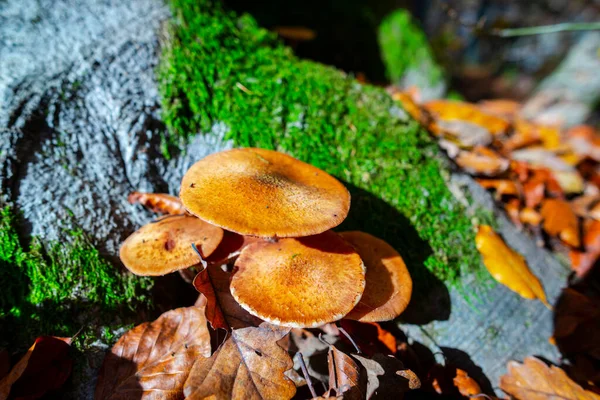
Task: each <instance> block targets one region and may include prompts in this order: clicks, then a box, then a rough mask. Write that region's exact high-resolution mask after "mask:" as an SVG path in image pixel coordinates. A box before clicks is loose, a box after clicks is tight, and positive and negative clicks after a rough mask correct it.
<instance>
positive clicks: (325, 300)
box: [231, 231, 365, 328]
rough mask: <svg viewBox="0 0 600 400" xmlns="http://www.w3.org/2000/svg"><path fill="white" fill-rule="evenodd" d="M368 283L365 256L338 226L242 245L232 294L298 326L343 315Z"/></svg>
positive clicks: (263, 314)
mask: <svg viewBox="0 0 600 400" xmlns="http://www.w3.org/2000/svg"><path fill="white" fill-rule="evenodd" d="M364 289H365V267H364V264H363V262H362V260H361V258H360V256H359V255H358V253H357V252H356V251H355V250H354V248H353V247H352V246H351V245H350V244H349V243H348V242H346V241H345V240H344V239H342V237H341V236H339V235H338V234H337V233H335V232H333V231H327V232H324V233H321V234H319V235H314V236H308V237H304V238H288V239H281V240H279V241H277V242H269V241H263V242H258V243H254V244H252V245H250V246H248V247H246V248H245V249H244V250H242V253H241V254H240V256H239V257H238V259H237V261H236V262H235V266H234V274H233V277H232V280H231V294H232V295H233V297H234V298H235V299H236V301H237V302H238V303H239V304H240V305H241V306H242V307H243V308H244V309H245V310H247V311H248V312H249V313H250V314H253V315H255V316H257V317H259V318H261V319H263V320H265V321H268V322H270V323H272V324H276V325H283V326H291V327H297V328H305V327H316V326H319V325H323V324H326V323H329V322H333V321H337V320H339V319H341V318H343V317H344V316H345V315H346V314H348V313H349V312H350V311H351V310H352V309H353V308H354V306H355V305H356V304H357V303H358V301H359V300H360V298H361V295H362V293H363V291H364Z"/></svg>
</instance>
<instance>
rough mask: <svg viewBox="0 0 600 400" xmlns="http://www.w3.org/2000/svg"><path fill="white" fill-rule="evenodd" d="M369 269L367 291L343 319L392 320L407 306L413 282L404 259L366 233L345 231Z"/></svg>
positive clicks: (343, 233)
mask: <svg viewBox="0 0 600 400" xmlns="http://www.w3.org/2000/svg"><path fill="white" fill-rule="evenodd" d="M340 235H341V236H342V237H343V238H344V239H346V240H347V241H348V242H349V243H350V244H351V245H352V246H354V248H355V249H356V251H357V252H358V254H359V255H360V257H361V258H362V259H363V261H364V263H365V266H366V267H367V274H366V287H365V292H364V293H363V295H362V298H361V299H360V302H359V303H358V304H357V305H356V307H354V309H353V310H352V311H350V313H349V314H348V315H346V316H345V317H344V318H346V319H354V320H357V321H362V322H379V321H389V320H392V319H394V318H396V317H397V316H398V315H400V314H401V313H402V312H403V311H404V310H405V309H406V307H407V306H408V302H409V301H410V297H411V295H412V279H411V277H410V274H409V273H408V269H407V268H406V264H404V260H402V257H401V256H400V254H398V252H397V251H396V250H394V248H393V247H392V246H390V245H389V244H388V243H386V242H385V241H383V240H381V239H379V238H376V237H375V236H372V235H369V234H368V233H365V232H359V231H353V232H342V233H340Z"/></svg>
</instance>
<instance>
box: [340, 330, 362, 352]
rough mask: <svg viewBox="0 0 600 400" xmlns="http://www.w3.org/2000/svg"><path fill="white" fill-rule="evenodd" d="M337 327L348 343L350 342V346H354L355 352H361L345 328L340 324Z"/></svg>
mask: <svg viewBox="0 0 600 400" xmlns="http://www.w3.org/2000/svg"><path fill="white" fill-rule="evenodd" d="M338 329H339V330H340V332H342V334H343V335H344V336H346V338H347V339H348V340H349V341H350V343H352V346H354V349H355V350H356V354H360V353H361V351H360V348H359V347H358V345H357V344H356V342H355V341H354V339H352V337H351V336H350V334H349V333H348V332H346V330H345V329H344V328H342V327H341V326H338Z"/></svg>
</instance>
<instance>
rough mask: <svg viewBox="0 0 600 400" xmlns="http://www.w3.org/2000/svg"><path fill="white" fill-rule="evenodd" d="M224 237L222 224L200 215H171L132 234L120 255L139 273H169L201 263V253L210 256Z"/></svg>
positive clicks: (127, 264)
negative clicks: (197, 216)
mask: <svg viewBox="0 0 600 400" xmlns="http://www.w3.org/2000/svg"><path fill="white" fill-rule="evenodd" d="M222 238H223V230H222V229H221V228H219V227H217V226H213V225H210V224H208V223H206V222H204V221H202V220H200V219H198V218H196V217H192V216H187V215H173V216H167V217H163V218H161V219H159V220H157V221H155V222H153V223H150V224H147V225H144V226H142V227H141V228H140V229H139V230H137V231H136V232H134V233H133V234H132V235H131V236H129V237H128V238H127V239H126V240H125V242H123V245H122V246H121V250H120V252H119V256H120V258H121V261H122V262H123V264H124V265H125V267H127V269H129V270H130V271H131V272H133V273H134V274H136V275H147V276H157V275H165V274H168V273H170V272H174V271H177V270H179V269H183V268H188V267H191V266H192V265H195V264H198V263H199V262H200V261H202V260H201V258H200V254H201V255H202V257H203V258H206V257H208V256H210V255H211V254H212V252H213V251H215V249H216V248H217V246H218V245H219V243H220V242H221V239H222ZM194 246H195V247H196V248H195V249H194ZM197 251H198V252H199V253H200V254H198V253H197Z"/></svg>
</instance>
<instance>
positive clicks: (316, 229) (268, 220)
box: [179, 148, 350, 237]
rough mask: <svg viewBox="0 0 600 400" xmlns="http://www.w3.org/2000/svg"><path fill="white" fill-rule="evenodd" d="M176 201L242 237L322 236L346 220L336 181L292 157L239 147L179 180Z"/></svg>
mask: <svg viewBox="0 0 600 400" xmlns="http://www.w3.org/2000/svg"><path fill="white" fill-rule="evenodd" d="M179 195H180V197H181V201H182V203H183V205H184V206H185V208H186V209H187V210H188V211H189V212H190V213H192V214H194V215H196V216H198V217H199V218H201V219H203V220H205V221H208V222H210V223H211V224H213V225H217V226H220V227H222V228H224V229H227V230H229V231H233V232H237V233H239V234H242V235H250V236H259V237H300V236H308V235H315V234H318V233H322V232H324V231H326V230H328V229H330V228H333V227H335V226H337V225H339V224H340V223H341V222H342V221H343V220H344V219H345V218H346V216H347V215H348V210H349V209H350V194H349V193H348V190H347V189H346V188H345V187H344V185H342V184H341V183H340V182H339V181H338V180H337V179H335V178H334V177H332V176H331V175H329V174H327V173H326V172H324V171H321V170H320V169H318V168H316V167H313V166H312V165H309V164H306V163H304V162H302V161H299V160H297V159H295V158H293V157H290V156H288V155H285V154H283V153H279V152H276V151H271V150H264V149H256V148H244V149H233V150H227V151H223V152H220V153H215V154H211V155H209V156H207V157H205V158H204V159H202V160H200V161H198V162H197V163H196V164H194V165H193V166H192V167H191V168H190V169H189V170H188V171H187V173H186V174H185V176H184V177H183V181H182V182H181V191H180V194H179Z"/></svg>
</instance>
